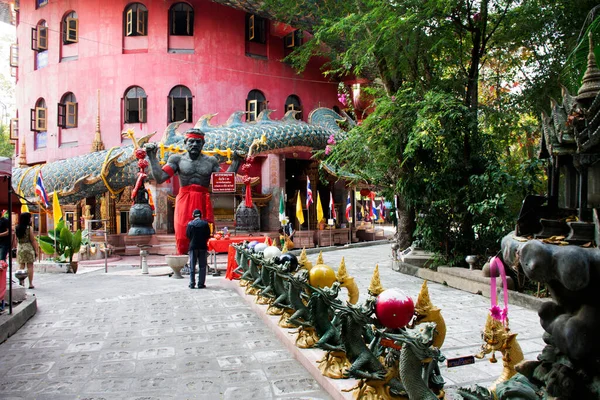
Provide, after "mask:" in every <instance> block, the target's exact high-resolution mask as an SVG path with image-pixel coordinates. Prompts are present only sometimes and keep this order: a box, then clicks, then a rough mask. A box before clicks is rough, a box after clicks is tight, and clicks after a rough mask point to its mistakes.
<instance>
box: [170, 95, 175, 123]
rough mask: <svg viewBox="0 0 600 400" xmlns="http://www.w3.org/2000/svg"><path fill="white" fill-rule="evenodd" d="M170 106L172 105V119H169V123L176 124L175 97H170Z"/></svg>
mask: <svg viewBox="0 0 600 400" xmlns="http://www.w3.org/2000/svg"><path fill="white" fill-rule="evenodd" d="M169 104H171V115H170V117H171V118H169V122H175V99H174V98H173V96H169Z"/></svg>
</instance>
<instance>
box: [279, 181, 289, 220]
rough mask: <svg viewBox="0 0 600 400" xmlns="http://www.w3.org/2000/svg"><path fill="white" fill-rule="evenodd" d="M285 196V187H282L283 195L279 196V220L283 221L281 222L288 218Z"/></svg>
mask: <svg viewBox="0 0 600 400" xmlns="http://www.w3.org/2000/svg"><path fill="white" fill-rule="evenodd" d="M283 197H284V195H283V189H281V195H280V196H279V222H281V224H283V221H285V220H286V219H287V218H286V217H285V200H284V199H283Z"/></svg>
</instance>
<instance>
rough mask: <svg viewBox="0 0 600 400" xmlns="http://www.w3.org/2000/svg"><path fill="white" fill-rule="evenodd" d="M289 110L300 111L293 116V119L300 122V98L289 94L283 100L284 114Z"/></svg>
mask: <svg viewBox="0 0 600 400" xmlns="http://www.w3.org/2000/svg"><path fill="white" fill-rule="evenodd" d="M290 110H294V111H300V112H299V113H297V114H295V115H294V117H295V118H296V119H298V120H302V104H301V103H300V97H298V96H296V95H295V94H290V95H289V96H288V97H287V99H285V112H288V111H290Z"/></svg>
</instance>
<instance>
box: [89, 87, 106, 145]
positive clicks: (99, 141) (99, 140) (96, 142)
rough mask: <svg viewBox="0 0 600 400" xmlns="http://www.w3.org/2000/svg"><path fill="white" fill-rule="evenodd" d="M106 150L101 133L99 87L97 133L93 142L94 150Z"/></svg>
mask: <svg viewBox="0 0 600 400" xmlns="http://www.w3.org/2000/svg"><path fill="white" fill-rule="evenodd" d="M102 150H104V143H102V136H101V134H100V89H98V114H97V115H96V135H95V136H94V141H93V142H92V151H94V152H95V151H102Z"/></svg>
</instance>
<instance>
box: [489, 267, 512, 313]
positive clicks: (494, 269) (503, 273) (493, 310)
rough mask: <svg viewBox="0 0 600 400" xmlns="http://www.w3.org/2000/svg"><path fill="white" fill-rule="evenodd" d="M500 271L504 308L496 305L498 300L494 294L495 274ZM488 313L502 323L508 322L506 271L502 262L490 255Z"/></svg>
mask: <svg viewBox="0 0 600 400" xmlns="http://www.w3.org/2000/svg"><path fill="white" fill-rule="evenodd" d="M498 271H499V272H500V277H501V278H502V289H503V297H504V309H502V310H501V309H500V307H499V306H498V300H497V296H496V276H497V275H498ZM490 301H491V305H492V306H491V307H490V313H491V315H492V318H494V319H495V320H497V321H502V322H503V323H508V286H507V285H506V271H505V270H504V263H502V261H501V260H500V259H499V258H498V257H492V259H491V260H490Z"/></svg>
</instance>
